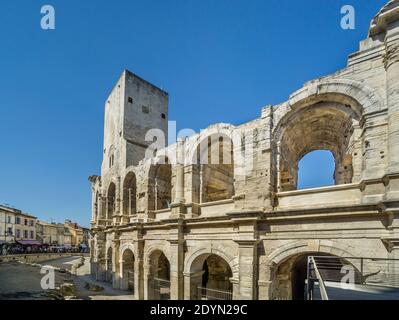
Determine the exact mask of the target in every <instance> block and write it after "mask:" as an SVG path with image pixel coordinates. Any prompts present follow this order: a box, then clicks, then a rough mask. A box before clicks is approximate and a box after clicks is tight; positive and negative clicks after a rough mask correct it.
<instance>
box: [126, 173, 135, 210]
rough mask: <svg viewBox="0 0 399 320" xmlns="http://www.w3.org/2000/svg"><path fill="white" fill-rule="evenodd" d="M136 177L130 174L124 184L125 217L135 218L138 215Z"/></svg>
mask: <svg viewBox="0 0 399 320" xmlns="http://www.w3.org/2000/svg"><path fill="white" fill-rule="evenodd" d="M136 190H137V186H136V175H135V174H134V173H133V172H129V173H128V174H127V175H126V178H125V181H124V182H123V215H124V216H133V215H135V214H136V196H137V193H136Z"/></svg>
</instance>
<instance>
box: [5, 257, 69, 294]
mask: <svg viewBox="0 0 399 320" xmlns="http://www.w3.org/2000/svg"><path fill="white" fill-rule="evenodd" d="M43 276H44V275H43V274H40V268H39V267H33V266H30V265H24V264H19V263H17V262H12V263H2V264H0V299H52V298H54V297H53V296H52V295H51V294H50V293H49V292H47V291H44V290H43V289H42V288H41V285H40V282H41V279H42V277H43ZM68 281H71V275H69V274H67V273H59V272H56V273H55V286H56V287H57V286H60V285H61V284H63V283H65V282H68ZM49 294H50V295H49Z"/></svg>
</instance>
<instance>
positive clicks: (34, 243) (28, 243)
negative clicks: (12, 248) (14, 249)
mask: <svg viewBox="0 0 399 320" xmlns="http://www.w3.org/2000/svg"><path fill="white" fill-rule="evenodd" d="M17 243H19V244H22V245H24V246H41V245H42V243H41V242H40V241H37V240H19V241H17Z"/></svg>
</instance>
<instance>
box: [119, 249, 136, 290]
mask: <svg viewBox="0 0 399 320" xmlns="http://www.w3.org/2000/svg"><path fill="white" fill-rule="evenodd" d="M121 288H122V290H129V291H132V292H134V254H133V252H132V251H131V250H129V249H127V250H125V251H124V252H123V256H122V281H121Z"/></svg>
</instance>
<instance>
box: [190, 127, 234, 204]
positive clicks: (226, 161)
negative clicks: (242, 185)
mask: <svg viewBox="0 0 399 320" xmlns="http://www.w3.org/2000/svg"><path fill="white" fill-rule="evenodd" d="M233 150H234V149H233V143H232V141H231V139H230V138H229V137H228V136H227V135H224V134H213V135H210V136H208V137H207V138H206V139H204V140H203V141H202V142H201V143H200V144H199V145H198V147H197V151H196V156H197V164H198V166H199V168H198V169H199V178H200V179H199V180H200V181H199V183H200V189H199V192H200V195H199V197H198V198H199V199H200V201H201V202H202V203H205V202H212V201H219V200H225V199H231V197H232V196H233V195H234V159H233V158H234V157H233Z"/></svg>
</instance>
